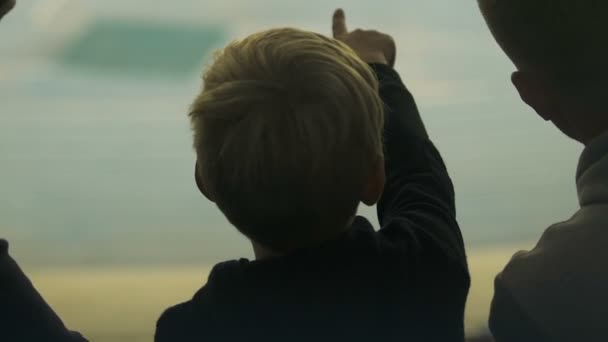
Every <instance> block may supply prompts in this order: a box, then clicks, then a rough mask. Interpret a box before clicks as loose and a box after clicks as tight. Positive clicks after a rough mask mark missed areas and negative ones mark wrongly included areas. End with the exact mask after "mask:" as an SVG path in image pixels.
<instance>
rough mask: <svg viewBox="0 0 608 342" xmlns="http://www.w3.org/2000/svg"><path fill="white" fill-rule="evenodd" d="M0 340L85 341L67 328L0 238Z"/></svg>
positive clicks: (36, 341)
mask: <svg viewBox="0 0 608 342" xmlns="http://www.w3.org/2000/svg"><path fill="white" fill-rule="evenodd" d="M0 341H2V342H4V341H6V342H39V341H45V342H86V340H85V339H84V338H82V336H80V334H78V333H75V332H70V331H68V330H67V329H66V327H65V326H64V325H63V322H61V319H59V317H58V316H57V315H56V314H55V312H53V310H52V309H51V308H50V307H49V305H48V304H47V303H46V302H45V301H44V299H43V298H42V297H41V296H40V294H39V293H38V291H36V289H35V288H34V286H33V285H32V283H31V281H30V280H29V279H28V278H27V276H26V275H25V274H24V273H23V271H22V270H21V268H20V267H19V265H17V263H16V262H15V261H14V260H13V259H12V258H11V257H10V255H9V254H8V243H7V242H6V241H5V240H0Z"/></svg>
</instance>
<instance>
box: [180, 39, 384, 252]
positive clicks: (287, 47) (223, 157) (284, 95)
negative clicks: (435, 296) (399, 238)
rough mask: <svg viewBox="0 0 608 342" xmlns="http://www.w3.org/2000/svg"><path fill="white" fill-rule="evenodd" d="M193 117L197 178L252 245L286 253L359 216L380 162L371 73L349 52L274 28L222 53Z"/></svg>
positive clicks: (379, 119) (380, 118)
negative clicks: (367, 185)
mask: <svg viewBox="0 0 608 342" xmlns="http://www.w3.org/2000/svg"><path fill="white" fill-rule="evenodd" d="M203 81H204V86H203V91H202V93H201V94H200V95H199V96H198V98H197V99H196V100H195V102H194V104H193V106H192V110H191V114H190V116H191V120H192V127H193V130H194V148H195V150H196V152H197V157H198V162H197V166H198V170H197V177H199V180H200V183H202V185H201V186H202V187H203V188H204V192H205V193H206V194H207V195H208V197H210V198H211V199H212V200H213V201H214V202H215V203H216V204H217V206H218V207H219V208H220V210H221V211H222V212H223V213H224V215H225V216H226V217H227V218H228V220H229V221H230V222H231V223H232V224H233V225H234V226H235V227H236V228H237V229H238V230H239V231H241V232H242V233H243V234H245V235H246V236H247V237H248V238H250V239H251V240H253V241H255V242H256V243H259V244H260V245H262V246H264V247H266V248H269V249H271V250H273V251H277V252H284V251H289V250H292V249H297V248H300V247H304V246H307V245H311V244H315V243H318V242H320V241H323V240H324V239H325V238H326V237H327V236H331V235H335V234H336V232H339V230H341V229H344V227H346V225H347V223H348V222H349V221H350V219H351V218H352V217H353V216H354V215H355V213H356V210H357V207H358V205H359V202H360V200H361V193H362V191H363V187H364V185H365V182H366V180H367V178H368V177H369V175H370V173H372V172H373V168H374V165H375V162H376V161H377V160H378V158H382V156H383V145H382V130H383V125H384V115H383V107H382V101H381V99H380V97H379V94H378V81H377V79H376V78H375V75H374V73H373V71H372V70H371V68H370V67H369V66H368V65H366V64H365V63H364V62H362V61H361V60H360V59H359V58H358V57H357V56H356V54H355V53H354V52H353V51H352V50H351V49H350V48H348V47H347V46H346V45H344V44H342V43H340V42H338V41H336V40H334V39H330V38H326V37H324V36H322V35H319V34H315V33H312V32H306V31H301V30H296V29H289V28H284V29H274V30H268V31H264V32H260V33H257V34H253V35H251V36H249V37H247V38H245V39H243V40H240V41H235V42H233V43H231V44H229V45H228V46H227V47H226V48H224V49H223V50H221V51H219V52H218V54H217V55H216V57H215V60H214V61H213V63H212V64H211V65H210V66H209V67H208V69H207V70H206V72H205V74H204V76H203Z"/></svg>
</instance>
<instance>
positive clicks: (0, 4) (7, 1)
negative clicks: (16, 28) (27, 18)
mask: <svg viewBox="0 0 608 342" xmlns="http://www.w3.org/2000/svg"><path fill="white" fill-rule="evenodd" d="M13 7H15V0H0V19H2V17H4V15H5V14H6V13H8V12H10V10H12V9H13Z"/></svg>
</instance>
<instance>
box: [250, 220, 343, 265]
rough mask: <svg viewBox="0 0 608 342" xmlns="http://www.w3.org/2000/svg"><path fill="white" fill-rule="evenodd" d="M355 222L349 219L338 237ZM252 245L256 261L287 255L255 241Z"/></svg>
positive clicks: (337, 233) (337, 234)
mask: <svg viewBox="0 0 608 342" xmlns="http://www.w3.org/2000/svg"><path fill="white" fill-rule="evenodd" d="M354 220H355V217H354V216H353V217H351V218H349V219H348V223H347V224H346V225H345V226H344V229H342V230H340V231H338V232H336V237H337V236H340V235H341V234H342V233H344V232H346V231H347V230H349V229H350V228H351V227H352V224H353V221H354ZM331 238H333V236H332V237H330V238H328V239H326V240H331ZM251 245H252V246H253V254H254V256H255V259H256V260H264V259H271V258H276V257H280V256H283V255H285V253H277V252H275V251H272V250H269V249H268V248H266V247H264V246H262V245H260V244H258V243H257V242H255V241H251Z"/></svg>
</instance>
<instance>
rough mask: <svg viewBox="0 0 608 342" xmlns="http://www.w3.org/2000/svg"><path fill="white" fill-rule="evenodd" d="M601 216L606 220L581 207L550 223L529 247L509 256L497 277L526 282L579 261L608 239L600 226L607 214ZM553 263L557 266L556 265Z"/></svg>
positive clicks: (561, 269) (603, 225) (606, 233)
mask: <svg viewBox="0 0 608 342" xmlns="http://www.w3.org/2000/svg"><path fill="white" fill-rule="evenodd" d="M602 215H603V216H604V217H606V219H605V220H603V224H600V223H598V220H597V218H596V215H595V214H594V215H591V213H590V212H589V210H586V209H581V210H579V211H578V212H576V213H575V214H574V215H573V216H572V217H571V218H570V219H568V220H566V221H563V222H560V223H556V224H554V225H552V226H550V227H549V228H547V229H546V230H545V231H544V232H543V234H542V236H541V238H540V239H539V240H538V243H537V244H536V246H535V247H534V248H533V249H532V250H529V251H520V252H518V253H516V254H514V255H513V257H512V258H511V260H510V261H509V263H508V264H507V266H506V268H505V269H504V271H503V272H502V273H501V277H503V278H509V279H511V278H519V279H521V281H522V282H527V279H531V278H532V279H536V278H538V277H539V276H546V275H547V274H549V273H551V272H550V271H557V272H558V273H560V272H562V271H563V270H564V269H566V268H567V267H568V265H570V264H572V263H577V262H579V259H580V258H582V257H583V256H584V255H586V254H588V253H587V252H588V250H589V249H594V248H595V247H594V246H595V245H596V244H598V243H600V244H601V246H599V245H598V247H601V249H604V247H603V246H604V242H605V241H607V240H608V230H606V229H604V228H605V224H606V223H607V222H608V215H606V214H604V213H603V214H602ZM600 226H601V227H600ZM597 228H601V229H597ZM582 246H585V247H586V248H581V247H582ZM555 265H560V267H558V268H556V267H555Z"/></svg>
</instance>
